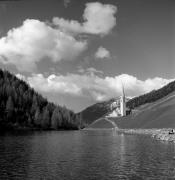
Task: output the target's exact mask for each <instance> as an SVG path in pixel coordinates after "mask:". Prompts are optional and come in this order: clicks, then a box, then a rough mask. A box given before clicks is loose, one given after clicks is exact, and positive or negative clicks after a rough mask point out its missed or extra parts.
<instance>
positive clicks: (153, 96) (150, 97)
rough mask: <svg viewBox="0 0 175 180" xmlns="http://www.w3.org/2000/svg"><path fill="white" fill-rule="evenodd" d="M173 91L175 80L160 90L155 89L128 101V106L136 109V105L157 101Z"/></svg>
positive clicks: (174, 89)
mask: <svg viewBox="0 0 175 180" xmlns="http://www.w3.org/2000/svg"><path fill="white" fill-rule="evenodd" d="M173 91H175V81H173V82H171V83H169V84H167V85H166V86H164V87H162V88H160V89H158V90H154V91H151V92H149V93H147V94H144V95H141V96H138V97H135V98H133V99H131V100H130V101H128V103H127V107H130V108H131V109H134V108H135V107H138V106H140V105H143V104H146V103H151V102H154V101H157V100H159V99H161V98H163V97H165V96H167V95H168V94H170V93H172V92H173Z"/></svg>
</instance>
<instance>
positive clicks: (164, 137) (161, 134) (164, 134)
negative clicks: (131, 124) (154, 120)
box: [119, 128, 175, 143]
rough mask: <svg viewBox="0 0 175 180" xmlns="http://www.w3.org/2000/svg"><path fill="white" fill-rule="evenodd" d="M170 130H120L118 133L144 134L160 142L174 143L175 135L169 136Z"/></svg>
mask: <svg viewBox="0 0 175 180" xmlns="http://www.w3.org/2000/svg"><path fill="white" fill-rule="evenodd" d="M171 130H172V129H170V128H169V129H120V130H119V132H121V133H124V134H145V135H150V136H151V137H153V138H155V139H157V140H161V141H168V142H173V143H175V134H169V132H171Z"/></svg>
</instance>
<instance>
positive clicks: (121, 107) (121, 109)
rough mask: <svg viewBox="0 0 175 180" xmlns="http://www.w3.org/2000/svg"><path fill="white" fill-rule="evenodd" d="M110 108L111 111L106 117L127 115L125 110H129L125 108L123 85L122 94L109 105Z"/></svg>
mask: <svg viewBox="0 0 175 180" xmlns="http://www.w3.org/2000/svg"><path fill="white" fill-rule="evenodd" d="M110 110H111V113H110V114H108V115H107V116H106V117H123V116H126V115H127V111H129V110H128V109H127V108H126V97H125V91H124V87H123V85H122V95H121V96H120V98H119V99H117V100H116V101H114V102H113V103H112V104H111V105H110Z"/></svg>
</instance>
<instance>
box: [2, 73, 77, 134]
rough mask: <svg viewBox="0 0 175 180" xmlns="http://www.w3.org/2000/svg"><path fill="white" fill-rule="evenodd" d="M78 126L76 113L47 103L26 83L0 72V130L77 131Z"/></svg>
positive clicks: (9, 74)
mask: <svg viewBox="0 0 175 180" xmlns="http://www.w3.org/2000/svg"><path fill="white" fill-rule="evenodd" d="M79 125H80V121H79V118H78V116H77V115H76V114H75V113H74V112H73V111H71V110H68V109H67V108H66V107H61V106H59V105H58V106H56V105H55V104H53V103H50V102H48V101H47V99H45V98H43V97H42V96H41V95H40V94H38V93H37V92H35V91H34V89H32V88H31V87H30V86H29V85H28V84H27V83H26V82H24V81H22V80H19V79H18V78H17V77H16V76H14V75H12V74H11V73H9V72H8V71H2V70H0V130H6V129H20V128H24V129H25V128H29V129H30V128H33V129H78V128H79Z"/></svg>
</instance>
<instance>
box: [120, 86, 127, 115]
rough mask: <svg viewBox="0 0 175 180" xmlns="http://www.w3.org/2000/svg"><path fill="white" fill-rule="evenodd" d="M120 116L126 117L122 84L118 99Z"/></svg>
mask: <svg viewBox="0 0 175 180" xmlns="http://www.w3.org/2000/svg"><path fill="white" fill-rule="evenodd" d="M120 114H121V116H126V98H125V91H124V87H123V84H122V96H121V97H120Z"/></svg>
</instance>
